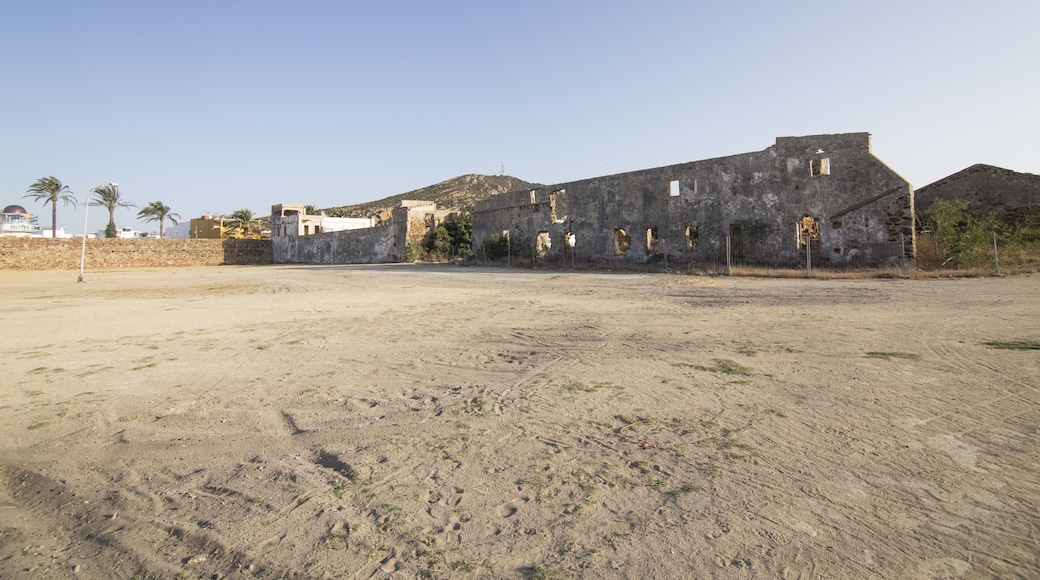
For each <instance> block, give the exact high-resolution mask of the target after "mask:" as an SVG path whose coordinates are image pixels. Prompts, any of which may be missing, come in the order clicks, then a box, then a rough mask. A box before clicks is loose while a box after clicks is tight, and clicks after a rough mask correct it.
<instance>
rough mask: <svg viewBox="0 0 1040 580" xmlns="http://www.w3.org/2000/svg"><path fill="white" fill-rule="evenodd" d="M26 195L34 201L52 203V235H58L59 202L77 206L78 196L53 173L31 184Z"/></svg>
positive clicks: (54, 236)
mask: <svg viewBox="0 0 1040 580" xmlns="http://www.w3.org/2000/svg"><path fill="white" fill-rule="evenodd" d="M24 197H31V198H33V200H34V201H41V200H42V201H43V205H47V204H48V203H49V204H51V237H52V238H56V237H58V202H59V201H62V202H64V203H65V205H69V204H70V203H71V204H72V205H73V206H75V205H76V198H75V197H74V196H73V195H72V190H70V189H69V186H67V185H64V184H62V182H61V180H60V179H58V178H57V177H54V176H53V175H52V176H50V177H41V178H40V179H37V180H36V183H34V184H32V185H30V186H29V189H27V190H26V194H25V196H24Z"/></svg>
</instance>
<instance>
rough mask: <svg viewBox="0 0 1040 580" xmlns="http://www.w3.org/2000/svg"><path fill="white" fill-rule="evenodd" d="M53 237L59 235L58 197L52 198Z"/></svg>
mask: <svg viewBox="0 0 1040 580" xmlns="http://www.w3.org/2000/svg"><path fill="white" fill-rule="evenodd" d="M51 237H52V238H56V237H58V198H57V197H56V196H55V197H53V198H51Z"/></svg>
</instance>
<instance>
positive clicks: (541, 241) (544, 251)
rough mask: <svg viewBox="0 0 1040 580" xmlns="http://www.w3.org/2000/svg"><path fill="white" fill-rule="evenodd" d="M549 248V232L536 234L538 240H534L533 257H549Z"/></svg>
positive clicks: (550, 244)
mask: <svg viewBox="0 0 1040 580" xmlns="http://www.w3.org/2000/svg"><path fill="white" fill-rule="evenodd" d="M550 248H552V240H551V239H549V232H538V238H537V239H536V240H535V245H534V255H535V257H538V258H544V257H546V256H547V255H549V249H550Z"/></svg>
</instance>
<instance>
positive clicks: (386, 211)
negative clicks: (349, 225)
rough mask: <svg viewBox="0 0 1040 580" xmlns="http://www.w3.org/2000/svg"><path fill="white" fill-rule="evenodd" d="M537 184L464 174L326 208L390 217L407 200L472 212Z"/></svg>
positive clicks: (332, 212) (349, 214)
mask: <svg viewBox="0 0 1040 580" xmlns="http://www.w3.org/2000/svg"><path fill="white" fill-rule="evenodd" d="M538 185H539V184H537V183H528V182H526V181H523V180H522V179H517V178H515V177H510V176H508V175H460V176H459V177H454V178H452V179H449V180H447V181H442V182H440V183H438V184H435V185H430V186H428V187H423V188H422V189H416V190H414V191H409V192H407V193H402V194H400V195H395V196H392V197H388V198H385V199H381V200H378V201H370V202H366V203H359V204H357V205H344V206H340V207H331V208H326V209H324V210H322V211H324V212H325V214H326V215H330V216H336V215H339V216H343V217H373V216H374V217H376V218H378V219H379V220H387V219H390V213H391V212H392V211H393V209H394V207H396V206H397V202H399V201H401V200H403V199H414V200H422V201H432V202H434V203H436V204H437V207H439V208H442V209H455V210H459V211H470V210H472V209H473V204H475V203H476V202H478V201H483V200H485V199H488V198H489V197H491V196H493V195H497V194H499V193H506V192H509V191H519V190H523V189H531V188H534V187H538Z"/></svg>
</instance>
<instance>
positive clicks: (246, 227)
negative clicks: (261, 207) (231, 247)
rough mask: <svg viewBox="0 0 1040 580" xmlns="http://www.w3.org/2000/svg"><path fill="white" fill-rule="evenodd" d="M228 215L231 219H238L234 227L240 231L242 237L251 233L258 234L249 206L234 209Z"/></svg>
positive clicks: (246, 236)
mask: <svg viewBox="0 0 1040 580" xmlns="http://www.w3.org/2000/svg"><path fill="white" fill-rule="evenodd" d="M229 217H230V218H231V219H233V220H238V226H237V228H236V229H237V230H238V231H239V232H241V234H242V237H243V238H248V237H250V235H251V234H253V233H256V234H259V232H258V231H257V227H256V222H254V221H253V211H252V210H250V209H249V208H242V209H239V210H235V211H234V212H232V213H231V215H230V216H229Z"/></svg>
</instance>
